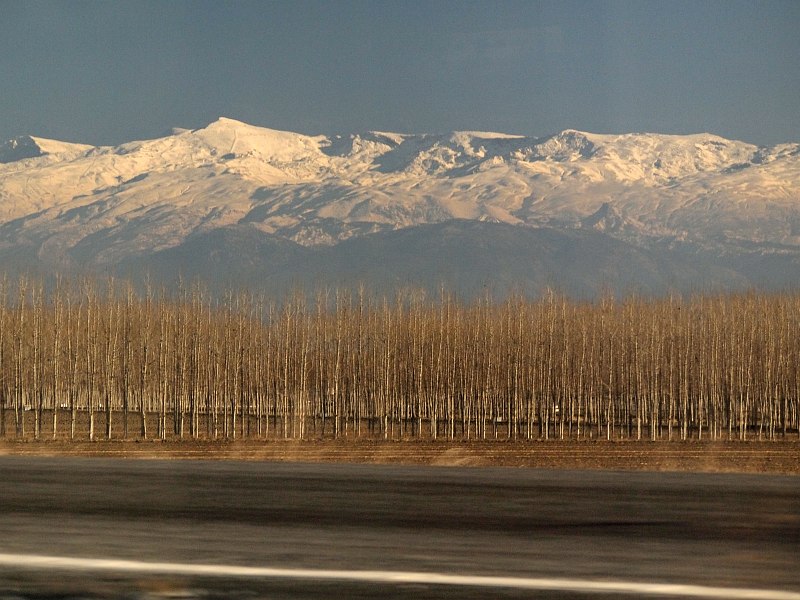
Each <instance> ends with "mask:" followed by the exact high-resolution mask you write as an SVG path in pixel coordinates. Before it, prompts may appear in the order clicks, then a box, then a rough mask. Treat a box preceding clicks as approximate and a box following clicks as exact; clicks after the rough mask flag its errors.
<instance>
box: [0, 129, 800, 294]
mask: <svg viewBox="0 0 800 600" xmlns="http://www.w3.org/2000/svg"><path fill="white" fill-rule="evenodd" d="M453 220H467V221H478V222H488V223H499V224H505V225H515V226H518V227H521V228H525V227H527V228H542V227H547V228H553V229H557V230H569V231H572V232H573V233H572V234H570V235H578V233H575V232H585V233H586V234H587V235H588V234H589V232H591V233H592V234H597V233H600V234H602V235H603V236H610V237H611V238H613V239H615V240H617V241H618V242H620V243H624V244H628V247H630V248H631V249H635V250H636V251H648V252H659V253H661V254H662V255H663V253H679V254H680V255H681V256H683V257H684V258H688V259H691V260H695V261H700V260H701V261H706V262H707V261H711V262H710V263H708V264H712V263H713V264H714V265H721V264H722V263H720V261H723V262H724V266H720V267H719V268H720V269H727V271H725V275H724V276H723V277H722V280H724V281H728V282H730V281H731V279H730V277H729V275H730V273H734V272H738V275H739V276H741V277H742V279H741V280H737V282H738V284H741V285H747V283H748V282H749V283H756V284H758V283H763V282H761V281H758V277H759V276H763V274H764V273H767V272H769V273H772V275H770V277H771V279H770V281H769V282H767V283H771V284H772V285H793V284H794V282H795V280H794V279H793V278H794V277H795V276H796V275H798V274H800V267H798V266H797V265H798V264H800V261H798V257H800V145H798V144H784V145H780V146H775V147H769V148H766V147H757V146H754V145H751V144H746V143H743V142H738V141H731V140H726V139H723V138H720V137H718V136H714V135H711V134H696V135H685V136H676V135H659V134H626V135H599V134H591V133H584V132H580V131H574V130H567V131H563V132H561V133H558V134H555V135H551V136H547V137H542V138H534V137H525V136H518V135H507V134H498V133H485V132H455V133H451V134H445V135H432V134H422V135H409V134H397V133H384V132H369V133H360V134H351V135H336V136H322V135H320V136H306V135H301V134H296V133H290V132H283V131H275V130H271V129H266V128H262V127H254V126H251V125H247V124H245V123H241V122H239V121H234V120H232V119H226V118H221V119H219V120H217V121H215V122H213V123H211V124H210V125H208V126H207V127H205V128H202V129H198V130H193V131H188V130H175V132H174V133H173V134H172V135H169V136H166V137H163V138H159V139H155V140H144V141H135V142H130V143H126V144H122V145H120V146H116V147H92V146H86V145H80V144H69V143H64V142H56V141H51V140H44V139H41V138H36V137H22V138H17V139H15V140H11V141H10V142H8V143H6V144H5V145H3V146H0V258H2V259H3V260H4V262H6V263H8V264H12V263H14V264H16V263H21V264H25V265H29V264H32V263H35V264H37V265H44V266H45V267H47V266H49V267H57V268H68V267H79V268H95V269H97V268H106V269H107V268H114V267H116V266H118V265H121V264H127V265H131V264H134V263H136V264H141V263H142V262H143V261H144V262H146V261H147V258H148V257H153V256H155V255H156V254H157V253H165V252H166V253H169V252H170V251H176V250H178V251H179V249H180V247H182V246H183V245H184V244H187V243H189V242H191V241H192V240H197V239H211V238H208V235H209V234H210V233H211V232H213V231H215V230H219V229H220V228H225V230H226V231H228V232H231V231H239V232H243V231H248V232H250V233H248V234H247V235H248V236H249V235H253V234H255V235H260V236H266V237H269V238H270V239H272V238H274V239H276V240H282V241H283V242H285V243H293V244H296V245H299V247H306V248H308V249H313V248H314V247H317V250H318V251H320V252H321V251H322V250H321V247H324V246H336V245H338V244H340V242H343V241H344V240H349V239H351V238H353V239H355V238H361V237H362V236H365V235H370V236H380V235H386V234H388V233H389V232H392V231H395V230H399V229H404V228H412V227H419V226H423V225H433V224H437V223H445V222H449V221H453ZM503 231H504V233H503V235H508V233H507V231H506V230H503ZM473 234H474V232H473ZM203 236H206V237H203ZM592 239H594V238H592ZM283 242H282V243H283ZM465 243H468V241H467V240H465ZM325 252H330V250H326V251H325ZM739 258H742V259H743V260H744V259H745V258H746V260H745V263H746V264H747V265H750V267H747V268H745V267H741V268H740V265H739V263H737V260H738V259H739ZM773 259H774V260H773ZM187 260H188V258H187ZM414 260H416V261H419V260H420V257H416V258H415V259H414ZM764 260H768V261H772V262H770V263H769V265H766V266H765V265H764V264H763V261H764ZM775 261H778V262H775ZM698 264H699V263H698ZM703 264H706V263H705V262H704V263H703ZM743 264H744V263H743ZM776 265H779V266H776ZM748 268H750V269H751V270H752V273H751V272H747V269H748ZM709 269H712V267H709ZM189 270H190V269H189ZM673 277H674V276H673ZM712 279H713V277H712ZM734 279H736V277H734ZM679 287H680V286H679Z"/></svg>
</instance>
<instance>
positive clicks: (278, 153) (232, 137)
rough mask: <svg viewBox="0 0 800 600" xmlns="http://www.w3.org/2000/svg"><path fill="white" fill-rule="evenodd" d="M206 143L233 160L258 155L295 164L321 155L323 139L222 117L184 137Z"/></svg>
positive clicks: (266, 158)
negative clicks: (300, 160) (300, 159)
mask: <svg viewBox="0 0 800 600" xmlns="http://www.w3.org/2000/svg"><path fill="white" fill-rule="evenodd" d="M184 135H186V136H191V137H192V138H196V139H198V140H201V141H203V142H204V143H206V144H207V145H208V146H210V147H211V148H214V149H215V150H216V151H217V152H218V153H220V154H221V155H229V156H230V158H233V157H235V156H241V155H255V156H258V157H260V158H262V159H265V160H278V161H294V160H297V159H299V158H304V157H307V156H309V155H311V156H319V155H320V154H321V153H320V149H319V146H320V143H321V142H322V141H323V140H324V138H323V137H321V136H319V137H310V136H306V135H302V134H299V133H292V132H290V131H279V130H276V129H268V128H266V127H256V126H254V125H248V124H247V123H242V122H241V121H236V120H234V119H228V118H226V117H221V118H219V119H218V120H216V121H214V122H213V123H211V124H210V125H208V126H206V127H204V128H203V129H197V130H195V131H192V132H190V133H187V134H184Z"/></svg>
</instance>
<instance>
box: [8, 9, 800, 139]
mask: <svg viewBox="0 0 800 600" xmlns="http://www.w3.org/2000/svg"><path fill="white" fill-rule="evenodd" d="M798 32H800V2H797V1H795V0H787V1H774V0H773V1H758V2H755V1H754V2H739V1H735V0H724V1H718V2H698V1H697V0H693V1H690V2H680V1H668V0H659V1H657V2H646V1H644V0H637V1H634V2H621V1H618V2H611V1H609V2H603V1H599V0H598V1H589V2H561V1H558V2H556V1H553V2H536V1H534V0H526V1H522V2H516V1H502V0H501V1H491V2H478V1H458V2H456V1H449V0H435V1H431V2H417V1H414V0H403V1H398V0H388V1H381V0H375V1H346V0H336V1H334V0H329V1H324V2H323V1H319V2H308V1H302V0H291V1H285V2H284V1H273V2H268V1H260V0H259V1H254V2H249V1H245V0H238V1H235V2H234V1H231V2H222V1H203V0H197V1H191V2H185V1H183V0H170V1H157V2H156V1H142V0H137V1H135V2H115V1H103V2H94V1H86V0H74V1H70V2H63V1H60V0H59V1H55V2H39V1H35V0H24V1H23V0H0V40H2V45H0V48H2V51H0V139H8V138H11V137H14V136H16V135H21V134H32V135H39V136H43V137H52V138H56V139H63V140H68V141H81V142H86V143H92V144H113V143H119V142H121V141H127V140H131V139H142V138H150V137H157V136H159V135H163V134H165V133H167V132H168V131H169V130H170V128H172V127H188V128H195V127H200V126H203V125H204V124H206V123H208V122H210V121H212V120H214V119H216V118H217V117H218V116H228V117H232V118H236V119H240V120H243V121H247V122H249V123H252V124H256V125H263V126H266V127H272V128H275V129H287V130H291V131H299V132H304V133H334V132H353V131H364V130H385V131H403V132H423V131H425V132H445V131H452V130H459V129H473V130H484V131H504V132H510V133H521V134H528V135H546V134H548V133H553V132H556V131H560V130H562V129H566V128H574V129H581V130H586V131H593V132H601V133H604V132H629V131H655V132H663V133H692V132H700V131H710V132H712V133H716V134H719V135H722V136H725V137H729V138H735V139H741V140H745V141H750V142H753V143H757V144H774V143H778V142H784V141H800V116H798V115H799V113H800V110H799V109H800V33H798Z"/></svg>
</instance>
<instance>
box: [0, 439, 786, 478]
mask: <svg viewBox="0 0 800 600" xmlns="http://www.w3.org/2000/svg"><path fill="white" fill-rule="evenodd" d="M0 455H20V456H22V455H24V456H86V457H116V458H132V459H195V460H261V461H289V462H291V461H295V462H328V463H337V462H338V463H372V464H390V463H394V464H419V465H436V466H444V467H488V466H503V467H523V468H536V469H602V470H620V471H631V470H635V471H683V472H717V473H723V472H725V473H769V474H791V475H800V442H796V441H771V442H758V441H747V442H727V441H717V442H712V441H703V442H699V441H691V442H674V441H673V442H634V441H617V442H608V441H571V442H570V441H546V442H512V441H488V442H485V441H469V442H458V441H449V440H448V441H444V440H438V441H415V440H410V441H385V440H380V441H378V440H317V441H288V440H287V441H283V440H280V441H249V440H248V441H206V440H182V441H180V440H175V441H157V440H156V441H151V440H147V441H121V440H111V441H95V442H88V441H75V442H68V441H52V440H49V441H30V440H25V441H16V440H3V441H0Z"/></svg>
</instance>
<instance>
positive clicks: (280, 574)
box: [0, 553, 800, 600]
mask: <svg viewBox="0 0 800 600" xmlns="http://www.w3.org/2000/svg"><path fill="white" fill-rule="evenodd" d="M0 567H15V568H22V569H57V570H69V571H109V572H115V573H122V572H125V573H140V574H151V575H184V576H189V575H195V576H203V577H233V578H254V579H255V578H261V579H269V578H281V579H304V580H323V581H354V582H362V583H394V584H398V583H411V584H431V585H446V586H447V585H449V586H464V587H486V588H515V589H525V590H540V591H545V590H546V591H558V592H582V593H597V594H638V595H647V596H672V597H681V598H729V599H731V600H747V599H754V600H755V599H759V600H800V593H798V592H789V591H781V590H759V589H747V588H723V587H709V586H702V585H683V584H672V583H646V582H637V581H594V580H587V579H563V578H548V577H492V576H481V575H446V574H444V573H422V572H413V571H350V570H336V569H287V568H278V567H244V566H238V565H207V564H205V565H204V564H191V563H163V562H144V561H136V560H116V559H102V558H72V557H67V556H41V555H38V554H3V553H0Z"/></svg>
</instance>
